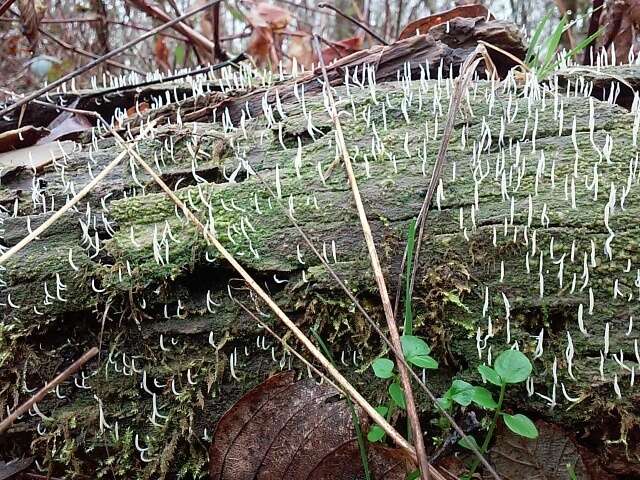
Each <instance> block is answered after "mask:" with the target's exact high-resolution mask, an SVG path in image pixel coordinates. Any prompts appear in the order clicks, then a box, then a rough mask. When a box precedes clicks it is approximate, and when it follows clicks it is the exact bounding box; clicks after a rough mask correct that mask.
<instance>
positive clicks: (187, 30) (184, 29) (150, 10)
mask: <svg viewBox="0 0 640 480" xmlns="http://www.w3.org/2000/svg"><path fill="white" fill-rule="evenodd" d="M127 3H129V4H131V5H133V6H134V7H136V8H137V9H139V10H141V11H143V12H144V13H146V14H147V15H149V16H151V17H153V18H155V19H157V20H160V21H163V22H166V21H169V19H171V16H170V15H168V14H167V13H165V12H164V11H163V10H161V9H160V8H158V7H156V6H155V5H150V4H148V3H147V2H146V0H127ZM218 3H220V2H212V3H210V4H207V8H211V7H213V6H215V5H217V4H218ZM183 17H184V15H181V16H180V17H178V18H180V19H184V18H183ZM172 27H173V29H174V30H176V31H178V32H180V33H181V34H182V35H184V36H185V37H187V38H188V39H189V40H190V41H191V42H192V43H193V44H194V45H197V46H198V47H199V48H201V49H203V50H205V51H206V52H213V51H214V50H215V46H214V44H213V42H212V41H211V40H209V39H208V38H207V37H205V36H204V35H202V34H201V33H200V32H198V31H197V30H194V29H193V28H191V27H190V26H189V25H187V24H186V23H184V22H182V21H178V22H175V23H173V25H172Z"/></svg>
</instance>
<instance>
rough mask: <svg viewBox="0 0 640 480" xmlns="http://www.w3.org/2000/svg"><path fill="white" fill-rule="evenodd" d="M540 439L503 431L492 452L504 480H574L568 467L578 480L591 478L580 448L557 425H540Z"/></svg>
mask: <svg viewBox="0 0 640 480" xmlns="http://www.w3.org/2000/svg"><path fill="white" fill-rule="evenodd" d="M536 427H537V428H538V432H539V436H538V438H537V439H535V440H529V439H527V438H524V437H521V436H519V435H515V434H513V433H511V432H510V431H509V430H507V429H506V428H503V429H502V431H501V433H500V434H499V435H498V437H497V439H496V444H495V446H494V447H493V448H492V449H491V460H492V461H493V465H494V467H495V469H496V471H497V472H498V474H499V475H500V476H502V478H519V479H525V478H535V479H540V480H570V479H571V477H570V474H569V470H568V469H567V465H571V466H572V467H573V470H574V472H575V474H576V476H577V478H589V476H588V475H587V472H586V469H585V466H584V464H583V462H582V458H581V456H580V452H579V450H578V447H577V446H576V444H575V443H574V441H573V439H572V438H571V437H570V436H569V435H568V434H567V432H565V431H564V430H563V429H562V428H560V427H559V426H557V425H554V424H551V423H547V422H543V421H541V420H539V421H537V422H536Z"/></svg>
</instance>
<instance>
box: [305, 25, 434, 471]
mask: <svg viewBox="0 0 640 480" xmlns="http://www.w3.org/2000/svg"><path fill="white" fill-rule="evenodd" d="M314 45H315V48H316V51H317V54H318V58H319V60H320V67H321V68H322V74H323V77H324V82H325V85H326V92H327V97H328V98H329V108H330V109H331V111H330V115H331V117H332V120H333V124H334V126H335V130H336V143H337V144H338V146H339V147H340V151H341V154H342V160H343V162H344V166H345V170H346V171H347V176H348V179H349V185H350V187H351V191H352V193H353V198H354V201H355V204H356V209H357V211H358V217H359V218H360V224H361V226H362V233H363V234H364V238H365V241H366V244H367V250H368V252H369V257H370V259H371V267H372V269H373V274H374V277H375V280H376V284H377V286H378V291H379V293H380V299H381V301H382V307H383V310H384V314H385V319H386V321H387V328H388V329H389V336H390V337H391V343H392V344H393V346H394V347H395V350H396V352H398V353H399V355H400V356H402V345H401V343H400V335H399V333H398V328H397V326H396V322H395V319H394V316H393V308H392V306H391V300H390V299H389V292H388V290H387V284H386V282H385V279H384V275H383V273H382V267H381V266H380V259H379V258H378V252H377V250H376V246H375V242H374V239H373V233H372V232H371V226H370V225H369V221H368V219H367V214H366V212H365V210H364V205H363V203H362V197H361V196H360V190H359V188H358V183H357V181H356V177H355V174H354V172H353V166H352V164H351V159H350V158H349V150H348V148H347V145H346V142H345V139H344V134H343V132H342V125H341V123H340V119H339V118H338V112H337V110H336V106H335V101H334V98H333V93H332V92H331V88H330V85H331V83H330V82H329V77H328V76H327V68H326V66H325V64H324V61H323V60H322V52H321V50H320V42H319V41H318V37H314ZM397 364H398V373H399V374H400V380H401V383H402V388H403V390H404V396H405V402H406V407H407V416H408V417H409V422H410V424H411V431H412V432H413V442H414V446H415V449H416V457H417V460H418V466H419V467H420V478H421V479H423V480H430V478H431V465H429V460H428V458H427V452H426V449H425V446H424V438H423V435H422V427H421V425H420V419H419V417H418V409H417V407H416V403H415V398H414V396H413V390H412V388H411V379H410V378H409V373H408V370H409V369H408V368H407V367H406V365H405V364H404V363H402V362H397Z"/></svg>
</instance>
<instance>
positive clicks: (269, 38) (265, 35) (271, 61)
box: [246, 2, 291, 68]
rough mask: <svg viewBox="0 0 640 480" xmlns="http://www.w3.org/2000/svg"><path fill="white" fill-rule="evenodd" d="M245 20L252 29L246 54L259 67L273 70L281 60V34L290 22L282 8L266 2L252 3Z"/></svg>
mask: <svg viewBox="0 0 640 480" xmlns="http://www.w3.org/2000/svg"><path fill="white" fill-rule="evenodd" d="M252 4H253V8H251V10H250V11H249V13H247V15H246V18H247V21H248V22H249V24H250V25H251V26H252V27H253V32H252V33H251V38H249V45H248V47H247V53H248V54H249V55H250V56H251V57H252V58H253V59H254V60H255V62H256V63H257V64H258V65H259V66H270V67H271V68H275V67H276V66H277V65H278V63H279V62H280V60H281V59H282V35H281V34H282V33H283V31H284V29H285V28H286V27H287V25H288V24H289V22H290V21H291V14H290V13H289V12H288V11H287V10H285V9H284V8H280V7H276V6H275V5H271V4H269V3H266V2H258V3H255V2H253V3H252Z"/></svg>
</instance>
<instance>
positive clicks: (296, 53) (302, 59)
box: [287, 32, 316, 69]
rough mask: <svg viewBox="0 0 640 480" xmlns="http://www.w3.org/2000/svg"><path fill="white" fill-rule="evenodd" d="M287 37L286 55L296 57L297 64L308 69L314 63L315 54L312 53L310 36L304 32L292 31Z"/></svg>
mask: <svg viewBox="0 0 640 480" xmlns="http://www.w3.org/2000/svg"><path fill="white" fill-rule="evenodd" d="M293 33H294V35H291V36H290V37H289V44H288V48H287V55H288V56H289V58H291V59H294V58H295V59H296V61H297V62H298V65H303V66H304V68H306V69H308V68H310V67H311V65H313V63H315V61H316V56H315V55H314V53H313V44H312V37H311V35H310V34H308V33H306V32H293Z"/></svg>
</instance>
